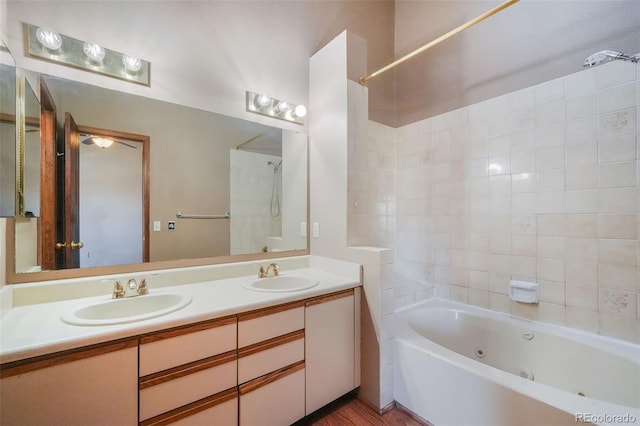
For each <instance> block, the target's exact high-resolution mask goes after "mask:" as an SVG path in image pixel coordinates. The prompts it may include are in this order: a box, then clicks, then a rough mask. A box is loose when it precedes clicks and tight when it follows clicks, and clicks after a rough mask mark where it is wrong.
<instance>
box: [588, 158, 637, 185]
mask: <svg viewBox="0 0 640 426" xmlns="http://www.w3.org/2000/svg"><path fill="white" fill-rule="evenodd" d="M636 171H637V164H636V162H635V161H627V162H625V163H610V164H602V165H600V177H599V179H598V187H600V188H621V187H628V186H633V187H635V186H636Z"/></svg>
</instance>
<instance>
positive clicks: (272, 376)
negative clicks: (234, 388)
mask: <svg viewBox="0 0 640 426" xmlns="http://www.w3.org/2000/svg"><path fill="white" fill-rule="evenodd" d="M304 365H305V364H304V360H303V361H298V362H296V363H295V364H291V365H289V366H287V367H283V368H281V369H279V370H276V371H274V372H273V373H269V374H265V375H264V376H262V377H258V378H257V379H253V380H252V381H250V382H247V383H245V384H244V385H241V386H240V395H244V394H247V393H249V392H253V391H254V390H256V389H259V388H261V387H263V386H266V385H268V384H269V383H273V382H275V381H276V380H279V379H281V378H283V377H286V376H288V375H289V374H293V373H295V372H297V371H300V370H302V369H304Z"/></svg>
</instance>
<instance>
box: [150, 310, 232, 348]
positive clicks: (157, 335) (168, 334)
mask: <svg viewBox="0 0 640 426" xmlns="http://www.w3.org/2000/svg"><path fill="white" fill-rule="evenodd" d="M235 323H236V317H235V315H233V316H230V317H226V318H218V319H215V320H211V321H204V322H201V323H198V324H189V325H185V326H180V327H175V328H171V329H168V330H161V331H157V332H154V333H149V334H145V335H143V336H141V337H140V344H141V345H144V344H145V343H152V342H157V341H159V340H164V339H171V338H172V337H178V336H183V335H185V334H190V333H195V332H198V331H203V330H209V329H210V328H216V327H222V326H224V325H229V324H235Z"/></svg>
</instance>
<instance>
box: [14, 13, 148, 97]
mask: <svg viewBox="0 0 640 426" xmlns="http://www.w3.org/2000/svg"><path fill="white" fill-rule="evenodd" d="M25 27H26V33H27V47H28V52H29V55H30V56H32V57H36V58H40V59H45V60H47V61H50V62H55V63H57V64H62V65H67V66H70V67H74V68H79V69H83V70H86V71H90V72H94V73H97V74H102V75H107V76H109V77H115V78H118V79H120V80H125V81H130V82H132V83H138V84H142V85H144V86H149V85H150V77H149V72H150V67H151V64H150V63H149V62H148V61H145V60H143V59H140V58H137V57H135V56H131V55H126V54H124V53H120V52H116V51H115V50H110V49H106V48H104V47H102V46H100V45H99V44H96V43H91V42H85V41H82V40H78V39H75V38H72V37H67V36H66V35H63V34H59V33H57V32H55V31H53V30H51V29H47V28H43V27H36V26H35V25H30V24H25Z"/></svg>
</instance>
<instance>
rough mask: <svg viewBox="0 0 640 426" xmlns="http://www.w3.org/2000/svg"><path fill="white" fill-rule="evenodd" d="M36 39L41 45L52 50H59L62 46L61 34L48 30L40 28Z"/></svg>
mask: <svg viewBox="0 0 640 426" xmlns="http://www.w3.org/2000/svg"><path fill="white" fill-rule="evenodd" d="M36 38H37V39H38V41H39V42H40V44H41V45H43V46H44V47H46V48H47V49H50V50H58V49H60V47H61V46H62V37H60V34H58V33H57V32H55V31H52V30H48V29H46V28H38V29H37V30H36Z"/></svg>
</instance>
